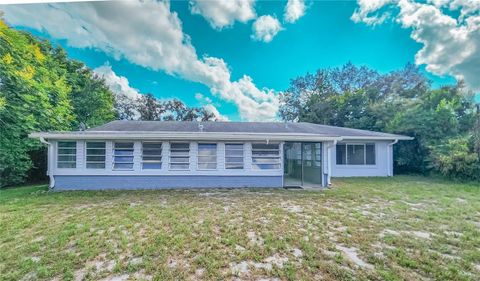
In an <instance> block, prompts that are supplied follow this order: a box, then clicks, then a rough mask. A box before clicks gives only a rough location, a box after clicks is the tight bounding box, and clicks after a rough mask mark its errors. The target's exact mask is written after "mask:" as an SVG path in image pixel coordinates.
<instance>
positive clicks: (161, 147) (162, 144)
mask: <svg viewBox="0 0 480 281" xmlns="http://www.w3.org/2000/svg"><path fill="white" fill-rule="evenodd" d="M145 143H159V144H160V154H159V155H144V150H145V149H144V147H143V145H144V144H145ZM163 149H164V143H163V142H161V141H142V161H141V165H140V166H141V169H142V170H161V169H162V167H163ZM147 150H149V149H147ZM150 150H153V149H150ZM144 156H147V157H160V161H158V160H144V159H143V157H144ZM145 163H154V164H158V163H159V164H160V168H144V167H143V164H145Z"/></svg>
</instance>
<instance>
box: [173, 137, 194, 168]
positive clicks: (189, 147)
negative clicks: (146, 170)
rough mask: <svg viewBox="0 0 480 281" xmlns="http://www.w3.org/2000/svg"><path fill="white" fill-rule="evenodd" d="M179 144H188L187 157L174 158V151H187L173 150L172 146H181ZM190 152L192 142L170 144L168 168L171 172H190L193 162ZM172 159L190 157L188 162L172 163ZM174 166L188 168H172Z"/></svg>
mask: <svg viewBox="0 0 480 281" xmlns="http://www.w3.org/2000/svg"><path fill="white" fill-rule="evenodd" d="M179 143H183V144H188V152H187V156H172V151H181V150H185V149H178V148H175V149H172V144H179ZM190 151H191V143H190V142H171V143H170V155H169V159H168V168H169V169H170V170H173V171H189V170H190V162H191V159H190V158H191V157H190ZM172 157H173V158H187V157H188V162H172ZM172 164H174V165H175V164H183V165H188V168H172Z"/></svg>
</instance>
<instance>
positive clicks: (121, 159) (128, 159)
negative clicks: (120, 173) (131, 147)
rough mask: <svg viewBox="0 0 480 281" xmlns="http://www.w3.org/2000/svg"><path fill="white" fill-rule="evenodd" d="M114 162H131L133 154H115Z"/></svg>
mask: <svg viewBox="0 0 480 281" xmlns="http://www.w3.org/2000/svg"><path fill="white" fill-rule="evenodd" d="M114 160H115V162H122V163H125V162H127V163H133V156H115V157H114Z"/></svg>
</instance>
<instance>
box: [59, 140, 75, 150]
mask: <svg viewBox="0 0 480 281" xmlns="http://www.w3.org/2000/svg"><path fill="white" fill-rule="evenodd" d="M58 147H59V148H76V147H77V142H76V141H59V142H58Z"/></svg>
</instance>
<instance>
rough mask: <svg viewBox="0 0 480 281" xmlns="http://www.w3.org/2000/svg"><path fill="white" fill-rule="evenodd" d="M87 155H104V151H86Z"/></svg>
mask: <svg viewBox="0 0 480 281" xmlns="http://www.w3.org/2000/svg"><path fill="white" fill-rule="evenodd" d="M87 155H105V149H87Z"/></svg>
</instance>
